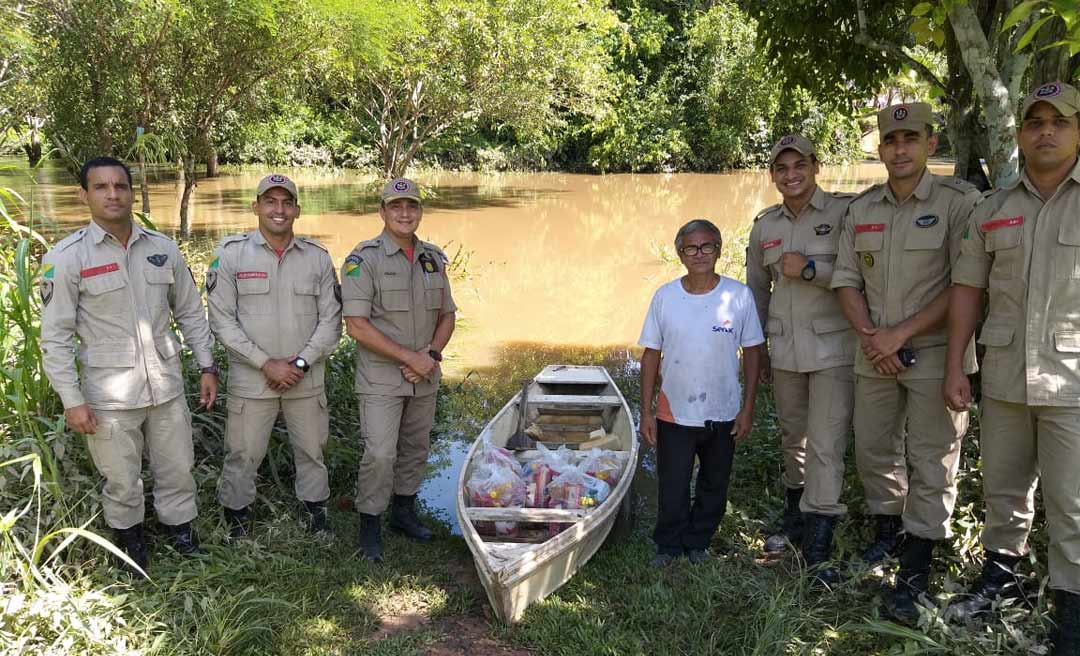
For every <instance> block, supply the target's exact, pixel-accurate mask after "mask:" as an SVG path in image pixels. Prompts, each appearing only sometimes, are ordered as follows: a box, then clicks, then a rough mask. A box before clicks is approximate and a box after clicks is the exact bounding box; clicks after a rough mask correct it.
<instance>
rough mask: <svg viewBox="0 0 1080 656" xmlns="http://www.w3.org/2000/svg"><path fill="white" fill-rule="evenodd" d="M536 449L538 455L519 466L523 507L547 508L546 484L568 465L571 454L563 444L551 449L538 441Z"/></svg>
mask: <svg viewBox="0 0 1080 656" xmlns="http://www.w3.org/2000/svg"><path fill="white" fill-rule="evenodd" d="M536 451H537V453H538V456H537V457H536V458H534V459H532V460H530V461H528V462H526V463H525V464H524V465H522V467H521V475H522V477H523V478H524V479H525V507H526V508H547V507H548V505H547V502H548V497H547V486H548V484H549V483H551V481H552V480H553V479H554V478H555V477H556V476H558V475H559V474H561V473H562V471H563V470H564V469H565V468H566V467H568V466H570V464H571V459H572V458H573V454H572V453H571V452H570V449H567V448H566V447H565V446H560V447H559V448H558V449H557V450H552V449H549V448H547V447H546V446H544V445H543V444H539V443H537V445H536Z"/></svg>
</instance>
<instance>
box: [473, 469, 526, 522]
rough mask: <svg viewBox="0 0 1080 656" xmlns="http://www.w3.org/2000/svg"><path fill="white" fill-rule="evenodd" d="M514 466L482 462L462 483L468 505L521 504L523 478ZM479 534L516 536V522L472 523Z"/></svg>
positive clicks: (484, 506) (495, 506)
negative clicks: (463, 483)
mask: <svg viewBox="0 0 1080 656" xmlns="http://www.w3.org/2000/svg"><path fill="white" fill-rule="evenodd" d="M514 464H515V467H513V468H510V467H505V466H503V465H501V464H496V463H490V462H488V463H483V464H481V465H480V466H479V467H477V468H476V470H475V471H473V473H472V475H470V476H469V480H468V481H466V483H465V490H466V491H467V492H468V493H469V502H470V505H472V506H473V507H477V508H521V507H523V506H524V505H525V481H524V480H523V479H522V478H521V474H520V473H519V472H518V470H517V467H516V465H517V463H516V461H515V463H514ZM476 530H477V531H479V532H480V533H488V534H490V533H494V534H495V535H498V536H500V537H516V536H517V534H518V526H517V522H476Z"/></svg>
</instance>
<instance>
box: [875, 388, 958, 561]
mask: <svg viewBox="0 0 1080 656" xmlns="http://www.w3.org/2000/svg"><path fill="white" fill-rule="evenodd" d="M941 384H942V381H941V379H939V378H928V379H919V380H897V379H896V378H869V377H866V376H858V375H856V376H855V463H856V466H857V468H858V471H859V478H861V479H862V484H863V490H864V492H865V496H866V505H867V506H868V508H869V511H870V512H871V513H872V514H875V515H903V518H904V530H905V531H907V532H908V533H910V534H912V535H914V536H916V537H920V538H924V539H927V540H941V539H944V538H947V537H949V536H950V535H952V528H951V526H950V524H949V519H950V518H951V517H952V511H953V507H954V506H955V505H956V470H957V467H958V466H959V464H960V441H961V439H962V438H963V436H964V433H965V432H967V423H968V415H967V413H966V412H953V411H951V410H949V409H948V408H947V407H946V406H945V401H944V400H943V397H942V395H941ZM905 426H906V428H907V430H906V431H905V430H904V429H905ZM905 433H906V435H905ZM905 457H906V458H905ZM908 465H910V468H911V473H910V474H909V473H908Z"/></svg>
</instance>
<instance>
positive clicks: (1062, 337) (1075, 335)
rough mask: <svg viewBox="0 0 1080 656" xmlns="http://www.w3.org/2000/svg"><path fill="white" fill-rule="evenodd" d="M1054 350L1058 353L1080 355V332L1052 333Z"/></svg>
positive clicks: (1064, 331) (1063, 331) (1061, 331)
mask: <svg viewBox="0 0 1080 656" xmlns="http://www.w3.org/2000/svg"><path fill="white" fill-rule="evenodd" d="M1054 348H1056V349H1057V351H1058V353H1080V331H1078V330H1059V331H1057V332H1055V333H1054Z"/></svg>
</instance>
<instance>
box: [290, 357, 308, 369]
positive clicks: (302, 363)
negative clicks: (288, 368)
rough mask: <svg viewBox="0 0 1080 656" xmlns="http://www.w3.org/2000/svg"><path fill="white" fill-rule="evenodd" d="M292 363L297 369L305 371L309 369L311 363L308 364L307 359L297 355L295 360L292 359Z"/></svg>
mask: <svg viewBox="0 0 1080 656" xmlns="http://www.w3.org/2000/svg"><path fill="white" fill-rule="evenodd" d="M292 363H293V366H294V367H296V368H297V369H299V370H300V371H305V372H306V371H307V370H308V369H311V365H310V364H308V361H307V360H305V359H304V358H300V357H298V358H296V359H295V360H293V361H292Z"/></svg>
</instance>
